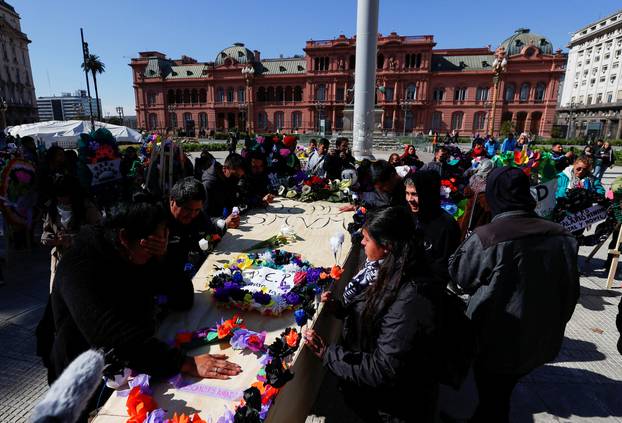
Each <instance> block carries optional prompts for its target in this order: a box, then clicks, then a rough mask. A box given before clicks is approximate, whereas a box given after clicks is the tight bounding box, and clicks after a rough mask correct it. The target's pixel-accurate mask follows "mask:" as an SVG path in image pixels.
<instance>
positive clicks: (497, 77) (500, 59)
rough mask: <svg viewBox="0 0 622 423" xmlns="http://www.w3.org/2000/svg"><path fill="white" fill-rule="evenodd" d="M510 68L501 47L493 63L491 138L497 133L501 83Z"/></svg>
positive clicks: (489, 128)
mask: <svg viewBox="0 0 622 423" xmlns="http://www.w3.org/2000/svg"><path fill="white" fill-rule="evenodd" d="M507 66H508V60H507V59H506V58H505V48H504V47H499V48H498V49H497V50H496V51H495V60H494V62H492V73H493V76H492V82H493V89H492V108H491V110H490V119H489V120H488V128H487V131H488V133H489V134H490V136H494V131H495V115H496V112H497V98H498V95H499V82H501V79H502V78H503V74H504V73H505V71H506V69H507Z"/></svg>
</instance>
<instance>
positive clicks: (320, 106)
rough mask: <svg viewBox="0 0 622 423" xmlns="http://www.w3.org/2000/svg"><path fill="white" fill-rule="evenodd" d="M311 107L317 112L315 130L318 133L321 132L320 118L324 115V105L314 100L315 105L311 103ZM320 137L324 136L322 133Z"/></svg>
mask: <svg viewBox="0 0 622 423" xmlns="http://www.w3.org/2000/svg"><path fill="white" fill-rule="evenodd" d="M313 106H314V107H315V110H316V111H317V119H316V122H317V123H316V124H317V129H318V132H322V128H321V127H320V126H321V120H322V116H323V115H324V109H325V108H326V106H325V105H324V102H322V101H320V100H316V101H315V103H313ZM321 136H324V134H323V133H322V134H321Z"/></svg>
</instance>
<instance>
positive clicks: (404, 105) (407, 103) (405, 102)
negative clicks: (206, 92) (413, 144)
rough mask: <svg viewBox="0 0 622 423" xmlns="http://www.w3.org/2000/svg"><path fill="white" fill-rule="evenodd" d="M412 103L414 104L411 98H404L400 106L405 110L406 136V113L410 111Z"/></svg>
mask: <svg viewBox="0 0 622 423" xmlns="http://www.w3.org/2000/svg"><path fill="white" fill-rule="evenodd" d="M412 105H413V100H410V99H407V100H403V101H402V103H401V104H400V107H401V108H402V111H403V112H404V130H403V132H402V135H403V136H406V113H408V111H409V110H410V108H411V107H412Z"/></svg>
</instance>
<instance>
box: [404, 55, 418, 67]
mask: <svg viewBox="0 0 622 423" xmlns="http://www.w3.org/2000/svg"><path fill="white" fill-rule="evenodd" d="M404 67H405V68H406V69H413V68H415V69H419V68H420V67H421V53H412V54H410V53H409V54H407V55H406V56H405V57H404Z"/></svg>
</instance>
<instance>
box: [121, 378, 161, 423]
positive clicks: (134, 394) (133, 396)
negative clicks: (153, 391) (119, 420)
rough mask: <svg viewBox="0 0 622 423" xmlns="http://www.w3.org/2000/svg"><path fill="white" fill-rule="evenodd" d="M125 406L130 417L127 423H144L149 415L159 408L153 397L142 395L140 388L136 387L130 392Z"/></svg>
mask: <svg viewBox="0 0 622 423" xmlns="http://www.w3.org/2000/svg"><path fill="white" fill-rule="evenodd" d="M125 405H126V407H127V414H128V415H129V416H130V418H129V419H128V420H127V423H143V422H144V421H145V419H146V418H147V413H149V412H150V411H153V410H155V409H156V408H158V404H157V403H156V402H155V400H154V399H153V397H152V396H151V395H146V394H144V393H142V392H141V388H140V386H135V387H134V388H132V389H131V390H130V394H129V395H128V397H127V401H126V403H125Z"/></svg>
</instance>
